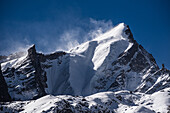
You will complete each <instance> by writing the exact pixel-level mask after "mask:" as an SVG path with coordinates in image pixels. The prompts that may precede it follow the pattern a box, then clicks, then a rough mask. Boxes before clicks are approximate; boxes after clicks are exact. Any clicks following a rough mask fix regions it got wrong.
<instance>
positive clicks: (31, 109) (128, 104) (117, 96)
mask: <svg viewBox="0 0 170 113" xmlns="http://www.w3.org/2000/svg"><path fill="white" fill-rule="evenodd" d="M169 90H170V89H169V88H166V89H164V90H162V91H158V92H156V93H153V94H152V95H149V94H144V93H132V94H131V93H129V91H127V90H122V91H118V92H112V91H108V92H101V93H96V94H94V95H90V96H87V97H82V96H78V97H73V96H70V95H59V96H52V95H46V96H44V97H42V98H39V99H37V100H32V101H17V102H13V103H10V104H8V105H2V107H3V110H4V112H5V111H6V112H12V111H13V112H16V113H17V112H22V113H41V112H44V113H46V112H50V113H56V112H57V113H58V112H62V113H68V112H69V113H73V112H74V113H80V112H83V113H85V112H93V113H99V112H107V113H111V112H116V113H158V112H160V113H167V112H168V109H169V108H168V106H170V102H169V98H170V92H169Z"/></svg>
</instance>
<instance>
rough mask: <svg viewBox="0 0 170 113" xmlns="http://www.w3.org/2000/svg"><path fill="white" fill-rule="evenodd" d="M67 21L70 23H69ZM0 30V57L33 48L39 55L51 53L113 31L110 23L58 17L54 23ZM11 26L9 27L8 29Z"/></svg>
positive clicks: (30, 24)
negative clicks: (40, 53)
mask: <svg viewBox="0 0 170 113" xmlns="http://www.w3.org/2000/svg"><path fill="white" fill-rule="evenodd" d="M68 18H69V19H68ZM3 24H4V25H3V26H1V27H0V30H1V31H2V32H0V36H2V37H1V38H2V39H1V41H0V55H7V54H10V53H13V52H17V51H23V50H26V49H27V48H28V47H30V45H32V44H35V45H36V49H37V51H38V52H43V53H51V52H55V51H57V50H64V51H68V50H70V49H71V48H73V47H75V46H77V45H79V44H81V43H83V42H86V41H88V40H91V39H94V38H95V37H97V36H99V35H101V34H102V33H104V32H105V31H107V30H109V29H110V28H112V27H113V26H112V22H111V21H110V20H109V21H105V20H95V19H92V18H90V19H81V18H76V17H74V16H72V15H71V16H69V15H68V17H66V16H65V15H64V16H61V19H60V20H59V19H56V20H55V21H50V20H46V21H35V22H11V23H10V22H6V23H5V22H4V23H3ZM8 24H10V25H11V26H7V25H8ZM16 26H17V27H16Z"/></svg>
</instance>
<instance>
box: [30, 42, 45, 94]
mask: <svg viewBox="0 0 170 113" xmlns="http://www.w3.org/2000/svg"><path fill="white" fill-rule="evenodd" d="M28 58H30V59H31V62H32V65H33V67H34V68H35V81H36V85H37V88H38V92H39V94H38V96H40V97H41V96H44V95H46V93H45V89H44V88H45V87H47V85H46V81H47V78H46V73H45V72H44V71H43V70H42V68H41V64H40V61H39V58H38V55H37V53H36V49H35V45H33V46H32V47H31V48H30V49H29V50H28Z"/></svg>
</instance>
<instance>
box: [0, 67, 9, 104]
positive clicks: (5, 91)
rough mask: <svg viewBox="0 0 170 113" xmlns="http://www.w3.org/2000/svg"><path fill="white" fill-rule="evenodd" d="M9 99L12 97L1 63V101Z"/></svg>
mask: <svg viewBox="0 0 170 113" xmlns="http://www.w3.org/2000/svg"><path fill="white" fill-rule="evenodd" d="M7 101H11V97H10V95H9V93H8V87H7V84H6V81H5V79H4V77H3V75H2V71H1V65H0V102H7Z"/></svg>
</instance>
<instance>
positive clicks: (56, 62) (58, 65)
mask: <svg viewBox="0 0 170 113" xmlns="http://www.w3.org/2000/svg"><path fill="white" fill-rule="evenodd" d="M4 58H6V57H4ZM1 62H2V64H1V66H2V74H3V77H4V78H5V81H6V84H7V86H8V89H5V90H6V91H8V93H9V95H10V97H11V98H12V99H13V100H31V99H38V98H40V97H42V96H44V95H53V96H45V97H42V98H40V99H38V100H37V101H40V100H41V102H42V103H43V102H44V101H43V100H46V99H47V100H49V101H51V99H56V98H63V99H64V100H65V101H66V103H67V104H68V105H69V106H70V109H69V110H71V111H72V112H73V111H74V110H75V111H74V112H77V111H76V110H77V109H78V108H76V107H75V106H72V104H71V103H70V101H69V100H68V99H73V100H74V101H73V100H71V102H72V103H73V104H76V105H79V104H77V103H76V102H80V103H81V102H82V101H83V99H84V101H86V100H88V102H92V100H93V99H99V100H100V101H101V102H99V101H95V104H93V102H92V103H87V105H84V106H85V108H81V109H82V110H84V109H87V110H89V111H88V112H92V111H93V110H92V109H93V107H91V106H97V108H96V109H98V110H101V109H102V110H103V109H104V110H106V109H105V108H107V104H103V101H105V102H110V100H112V101H113V100H114V102H115V103H113V102H112V104H113V105H112V104H110V106H109V107H108V109H107V110H110V112H111V111H117V112H119V111H121V112H123V111H122V110H120V109H119V107H118V105H119V104H121V106H122V109H123V110H125V107H123V106H125V105H128V106H132V108H133V110H134V107H133V106H139V103H137V101H136V100H133V99H130V98H129V96H130V95H131V94H132V93H133V94H136V95H138V97H136V96H134V98H136V99H138V100H139V101H140V100H142V99H143V97H141V95H142V94H145V95H146V97H147V96H148V95H153V94H155V93H156V94H160V91H162V90H164V91H165V92H166V91H167V88H169V87H170V83H169V82H170V77H169V74H170V71H169V70H167V69H165V68H164V69H159V67H158V65H157V63H156V61H155V59H154V58H153V56H152V55H151V54H150V53H148V52H147V51H146V50H145V49H144V48H143V47H142V46H141V45H139V44H138V43H137V41H136V40H134V37H133V34H132V32H131V30H130V28H129V26H128V25H126V24H124V23H120V24H118V25H117V26H115V27H114V28H112V29H111V30H109V31H108V32H106V33H104V34H102V35H100V36H99V37H97V38H95V39H93V40H90V41H88V42H85V43H83V44H81V45H79V46H77V47H75V48H73V49H71V50H70V51H69V52H61V51H60V52H55V53H52V54H43V53H38V52H36V48H35V45H33V46H32V47H31V48H30V49H28V52H27V54H26V55H25V56H22V57H19V58H18V57H17V58H16V59H15V58H14V59H12V60H6V59H1ZM109 91H110V92H109ZM100 92H103V93H100ZM58 95H63V97H62V96H58ZM64 95H70V98H67V97H65V96H64ZM102 95H104V97H102ZM55 96H56V97H55ZM73 96H83V97H85V98H83V97H77V98H76V97H73ZM153 97H154V96H153ZM81 99H82V100H81ZM76 100H77V101H76ZM56 101H57V102H60V103H63V104H61V105H59V103H58V104H56V105H57V106H61V108H62V109H60V110H61V111H62V110H65V107H63V105H65V101H62V100H57V99H56ZM93 101H94V100H93ZM21 102H22V101H21ZM101 103H102V104H101ZM32 105H33V104H32ZM99 105H101V106H102V107H101V106H100V107H99ZM28 106H29V104H28ZM143 106H144V105H143ZM165 106H166V104H165ZM24 109H25V111H26V112H28V111H29V110H30V109H31V108H30V109H28V108H24ZM36 109H38V108H36ZM56 109H59V108H56V107H55V109H54V110H56ZM27 110H28V111H27ZM41 110H42V109H39V111H37V112H40V111H41ZM48 110H49V109H48ZM90 110H92V111H90ZM135 110H137V111H140V110H144V111H148V112H153V110H155V108H148V107H146V106H145V107H141V106H140V108H135ZM45 111H46V110H45ZM66 111H67V110H66ZM71 111H70V112H71ZM157 111H160V109H159V110H157ZM30 112H31V111H30ZM96 112H98V111H96Z"/></svg>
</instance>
